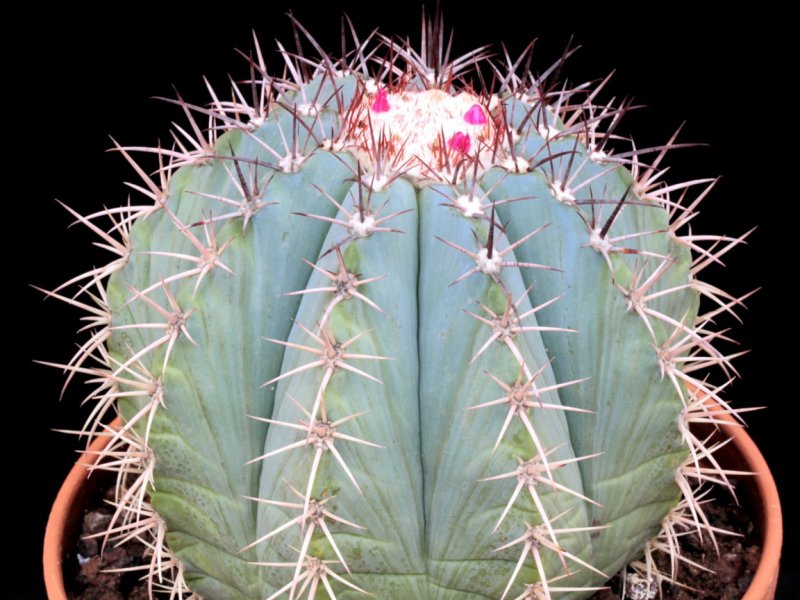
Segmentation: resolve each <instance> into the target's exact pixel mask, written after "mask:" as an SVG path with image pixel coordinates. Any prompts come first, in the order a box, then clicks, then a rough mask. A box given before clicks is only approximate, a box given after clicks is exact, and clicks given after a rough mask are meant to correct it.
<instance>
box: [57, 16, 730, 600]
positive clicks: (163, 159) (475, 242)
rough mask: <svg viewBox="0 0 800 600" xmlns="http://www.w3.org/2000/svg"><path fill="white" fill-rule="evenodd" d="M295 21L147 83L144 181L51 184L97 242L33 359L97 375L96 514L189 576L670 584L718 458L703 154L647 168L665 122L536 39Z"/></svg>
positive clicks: (726, 360) (342, 583)
mask: <svg viewBox="0 0 800 600" xmlns="http://www.w3.org/2000/svg"><path fill="white" fill-rule="evenodd" d="M294 25H295V27H296V28H297V32H299V34H300V35H302V36H305V37H306V39H307V40H308V42H309V43H310V44H311V45H312V46H314V48H315V51H316V52H317V53H318V56H317V57H316V58H313V59H312V58H308V57H305V56H302V55H300V54H295V53H292V52H288V51H286V50H285V49H284V48H283V46H281V45H280V44H279V50H280V51H281V53H282V56H283V59H284V61H285V66H286V68H285V76H284V77H282V78H281V77H276V76H273V75H270V74H269V73H268V72H267V69H266V67H265V63H264V60H263V58H262V53H261V51H260V50H259V49H258V43H257V41H256V50H255V52H254V54H252V55H251V57H250V58H249V67H250V77H249V78H248V79H247V81H246V82H245V83H234V84H233V92H232V94H231V95H230V96H222V95H219V94H217V93H215V92H214V91H213V90H211V88H209V89H210V90H211V102H210V104H209V105H206V106H195V105H191V104H188V103H187V102H186V101H184V100H183V99H182V98H181V97H180V96H178V97H177V99H176V100H172V102H174V103H175V104H177V105H178V106H179V107H180V109H181V110H182V111H183V112H184V113H185V117H186V122H187V124H186V125H182V126H176V127H177V130H176V132H175V135H174V144H173V145H172V146H171V147H170V148H166V147H161V146H159V147H156V148H141V147H135V148H128V147H122V146H119V145H117V146H116V149H117V150H118V151H119V152H120V153H121V154H122V155H123V156H124V157H125V159H127V160H128V161H129V162H130V163H131V165H132V166H133V169H134V171H135V173H136V176H137V178H138V180H137V181H136V182H135V183H132V184H131V187H133V188H134V189H136V190H137V191H138V192H141V195H143V196H144V197H145V201H144V202H142V203H139V202H138V201H137V202H136V203H135V204H130V203H129V204H127V205H125V206H122V207H119V208H110V209H105V210H103V211H101V212H98V213H95V214H90V215H86V216H81V215H79V214H78V213H76V212H75V211H73V210H72V209H69V208H67V210H69V211H70V212H71V213H72V214H73V215H74V216H75V218H76V219H77V220H78V221H79V222H81V223H83V224H84V225H86V226H87V227H88V228H89V229H91V230H92V232H94V233H95V234H96V235H97V236H99V238H100V244H101V245H102V246H103V247H105V248H107V249H108V250H109V251H110V252H111V253H112V254H113V260H112V261H111V262H110V263H109V264H107V265H104V266H101V267H98V268H95V269H93V270H91V271H89V272H88V273H85V274H82V275H79V276H77V277H75V278H73V279H71V280H70V281H68V282H66V283H64V284H63V285H61V286H59V287H57V288H56V289H54V290H52V291H49V292H47V293H48V295H50V296H52V297H56V298H59V299H62V300H64V301H66V302H68V303H69V304H72V305H74V306H77V307H79V308H81V309H84V310H85V311H86V312H87V315H88V322H87V325H88V327H87V329H89V330H90V334H89V335H88V337H87V339H85V340H84V341H83V342H82V344H81V346H80V348H79V350H78V352H77V353H76V354H75V355H74V356H73V357H72V359H71V360H69V361H68V362H67V363H66V364H60V365H57V366H59V367H60V368H63V369H65V371H66V372H67V381H68V382H69V380H71V379H73V377H75V376H77V375H82V376H87V377H88V379H89V381H90V382H92V384H93V386H94V389H93V391H92V393H91V394H90V396H89V398H90V399H91V400H92V402H93V408H92V411H91V415H90V417H89V419H88V421H87V423H86V426H85V428H84V431H83V432H82V433H84V434H87V435H88V436H89V437H90V438H91V437H94V436H106V437H108V438H109V444H108V446H107V448H106V450H105V451H104V453H103V457H102V460H101V462H100V464H101V468H107V469H113V470H116V472H117V478H118V486H117V497H116V501H115V509H116V510H115V515H114V519H113V521H112V524H111V525H110V527H109V532H108V535H109V536H110V537H111V538H112V539H125V538H129V537H134V536H136V537H140V538H143V539H146V540H147V543H148V545H149V546H148V547H149V548H150V549H151V557H152V562H151V564H149V565H147V566H146V567H145V570H146V572H147V575H148V576H149V578H150V582H151V585H152V590H153V591H154V592H157V591H160V590H167V591H171V592H172V593H174V594H182V595H183V596H189V595H190V594H194V595H195V596H199V597H203V598H207V599H209V600H210V599H215V598H221V599H245V598H247V599H255V598H278V597H289V598H300V597H306V598H327V597H330V598H351V597H356V596H358V595H361V594H365V593H366V594H372V595H374V596H375V597H378V598H397V599H408V598H426V599H427V598H430V599H433V598H437V599H439V598H440V599H447V598H453V599H455V598H459V599H462V598H475V599H478V598H519V599H523V598H524V599H541V598H551V597H570V598H580V597H586V596H588V595H591V593H592V592H593V590H597V589H600V588H601V587H602V586H603V585H604V582H605V581H606V580H607V579H608V578H609V577H610V576H611V575H613V574H614V573H616V572H618V571H619V570H620V569H623V568H625V567H626V565H629V564H630V566H629V568H631V569H633V570H634V571H636V572H637V573H638V575H639V576H640V577H643V578H645V582H646V584H645V585H646V586H649V585H650V583H651V582H655V583H659V582H660V581H661V580H663V579H669V580H673V579H674V578H675V576H676V569H677V564H678V563H679V562H680V559H681V556H680V549H679V546H678V545H677V542H678V541H679V538H681V537H682V536H683V535H685V533H686V532H689V531H694V530H696V531H698V532H700V533H701V535H710V536H712V537H713V535H714V533H715V529H714V528H713V527H712V526H711V525H710V524H709V523H708V521H707V520H706V519H705V517H704V515H703V511H702V500H701V499H702V497H703V495H704V494H705V485H706V484H707V483H708V482H717V483H722V484H723V485H727V486H730V484H729V482H728V474H729V473H728V472H727V471H726V470H725V469H724V468H722V467H721V466H720V465H719V464H718V463H717V462H716V461H715V460H714V458H713V452H714V450H715V449H716V447H717V445H718V444H717V442H715V441H714V440H707V439H700V438H698V437H696V436H695V435H694V434H693V433H692V432H691V431H690V429H689V427H690V425H691V424H692V423H694V422H709V421H711V422H714V421H716V420H717V418H716V417H715V416H714V414H713V413H712V412H711V409H710V408H709V407H708V404H707V399H708V398H712V399H714V400H716V401H717V403H718V405H719V406H721V407H722V409H723V410H725V411H728V412H733V413H735V410H734V409H732V408H731V407H730V406H729V405H728V404H727V403H726V402H725V401H724V400H723V399H722V398H721V397H720V393H721V391H722V389H723V388H724V387H725V386H726V385H727V382H728V381H729V380H730V377H731V374H732V373H733V370H732V367H731V365H730V361H731V359H732V358H733V357H734V356H735V354H734V355H729V354H725V353H724V352H723V351H721V350H719V349H718V348H717V346H719V345H720V344H721V343H724V342H725V341H726V340H727V338H726V336H725V333H724V332H721V331H715V330H714V329H713V319H714V317H716V316H717V315H719V314H721V313H724V312H731V313H732V312H733V311H734V309H736V308H738V307H739V306H741V305H742V301H743V299H744V298H735V297H733V296H731V295H729V294H727V293H726V292H724V291H722V290H720V289H718V288H717V287H715V286H714V285H713V284H709V283H705V282H703V281H701V280H700V279H699V278H698V275H699V274H700V273H701V272H702V271H703V269H704V268H705V267H707V266H708V265H710V264H712V263H715V262H718V261H719V257H720V256H721V255H723V254H724V253H726V252H727V251H728V250H729V249H730V248H732V247H734V246H736V245H737V244H739V243H740V242H742V241H743V240H744V238H745V237H746V234H745V235H744V236H740V237H727V236H713V235H694V234H692V233H691V232H690V231H689V229H688V224H689V223H690V221H691V220H692V217H693V215H694V214H695V210H696V207H697V205H698V203H699V202H700V201H701V200H702V199H703V198H704V197H705V196H706V195H707V193H708V191H709V190H710V189H711V187H713V184H714V181H713V180H696V181H690V182H687V183H678V184H666V183H664V182H663V181H662V175H663V172H664V170H663V166H662V162H663V159H664V156H665V154H666V153H667V152H668V151H669V150H670V149H672V148H674V147H678V146H679V145H680V144H678V143H677V142H676V138H675V137H673V138H672V139H670V140H669V141H668V142H667V143H666V144H664V145H663V146H660V147H656V148H645V149H639V148H636V147H635V146H633V147H632V148H631V149H620V148H619V147H618V146H621V145H622V143H623V140H620V139H619V138H617V137H615V136H614V134H613V131H614V128H615V127H616V125H617V123H618V121H619V119H620V118H621V117H622V115H623V114H624V113H625V112H626V110H627V109H628V108H629V106H628V105H626V104H624V103H623V104H621V105H619V106H612V105H610V104H607V105H603V104H598V101H597V97H598V93H599V92H600V89H601V88H602V84H601V85H600V86H598V87H596V88H592V87H590V86H577V87H574V88H568V87H564V86H560V85H559V84H557V82H554V81H551V78H552V75H553V74H554V73H556V72H557V71H558V70H559V68H558V67H560V64H561V63H560V62H559V63H558V64H557V65H554V66H553V67H552V68H550V69H548V70H546V71H544V74H543V75H541V76H539V77H534V76H533V75H532V74H531V73H530V72H529V70H528V69H529V56H530V49H531V48H530V46H529V47H528V48H527V49H526V51H525V52H523V54H522V56H520V57H519V58H516V59H515V58H512V57H509V56H507V55H506V56H505V57H504V60H503V61H501V63H502V66H498V65H496V64H492V63H489V62H487V61H486V58H487V51H486V49H485V48H479V49H476V50H474V51H472V52H470V53H468V54H466V55H464V56H461V57H458V58H451V57H450V56H449V51H445V50H444V48H445V44H444V43H443V42H444V40H445V37H444V34H443V27H442V22H441V17H436V18H434V19H432V20H429V21H426V22H424V25H423V32H422V44H421V49H420V50H416V49H415V48H414V47H413V46H412V45H410V44H409V43H407V42H403V41H398V40H392V39H389V38H385V37H382V36H380V35H373V36H370V37H369V38H367V39H366V40H361V39H360V38H359V37H358V36H357V34H356V33H355V29H354V28H353V27H352V25H351V24H349V21H348V29H349V31H350V32H351V34H352V45H354V48H353V49H352V50H350V51H349V52H348V53H347V55H346V56H344V57H341V58H338V59H334V58H332V57H330V56H329V55H327V54H325V53H324V52H323V51H322V50H321V49H320V48H319V45H318V44H317V43H316V42H315V41H314V40H313V38H312V37H311V36H310V35H309V34H308V32H307V31H306V30H305V29H304V28H303V27H302V26H301V25H300V24H299V23H296V22H295V23H294ZM568 54H569V53H565V57H566V56H568ZM379 57H380V58H379ZM488 67H491V68H492V69H493V70H494V71H495V73H494V75H495V77H494V80H495V81H496V84H495V85H494V87H493V88H492V89H486V87H485V84H484V83H483V82H484V81H485V78H480V77H478V76H477V70H480V69H485V68H488ZM473 71H475V72H473ZM473 75H475V77H474V79H475V81H478V82H479V83H480V85H477V84H476V85H474V86H473V85H470V84H468V83H466V81H467V80H468V79H469V78H470V77H471V76H473ZM476 90H480V91H476ZM227 98H230V100H229V99H227ZM676 135H677V134H676ZM134 151H140V152H141V151H143V152H147V153H153V154H155V156H156V158H157V160H158V170H157V171H156V174H155V175H154V176H151V175H150V174H149V173H148V171H147V170H146V169H145V168H144V167H142V166H139V164H138V163H137V162H136V161H135V160H134V158H133V157H132V154H133V153H134ZM695 190H700V191H699V193H697V192H696V191H695ZM68 290H69V291H68ZM701 300H702V302H701ZM701 305H702V306H701ZM706 305H707V306H706ZM709 368H713V369H715V370H717V371H721V373H722V375H723V379H722V381H723V383H722V384H721V385H717V384H714V383H711V380H709V379H708V378H707V376H706V372H707V371H708V369H709ZM114 414H119V415H120V416H121V417H122V422H123V425H122V426H121V428H120V429H112V428H111V427H109V426H108V425H107V424H106V423H107V422H108V417H109V416H111V415H114ZM663 552H666V553H667V554H670V555H671V556H670V560H671V568H670V569H667V570H666V571H663V572H662V571H660V570H659V568H658V566H657V565H656V562H655V557H656V555H657V554H659V553H663ZM642 556H644V558H641V557H642ZM632 561H633V562H632ZM190 590H191V591H190Z"/></svg>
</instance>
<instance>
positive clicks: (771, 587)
mask: <svg viewBox="0 0 800 600" xmlns="http://www.w3.org/2000/svg"><path fill="white" fill-rule="evenodd" d="M721 418H723V419H725V420H728V421H730V422H731V423H734V421H733V419H732V418H731V417H729V416H728V415H721ZM112 425H118V423H117V422H116V421H115V423H114V424H112ZM724 429H725V430H726V433H727V434H728V435H732V436H733V442H732V443H730V444H728V445H727V446H725V447H724V448H722V449H721V450H720V453H719V455H718V456H719V457H720V458H721V461H722V464H723V465H724V464H727V465H736V466H735V468H736V469H740V470H746V471H751V472H753V473H754V476H752V477H745V478H743V479H742V480H741V482H740V484H739V490H740V499H741V501H742V502H743V504H745V505H746V506H748V507H749V508H750V511H751V514H752V515H753V518H754V519H755V525H756V527H757V529H758V530H759V531H760V532H761V535H762V553H761V561H760V562H759V564H758V569H757V570H756V573H755V576H754V578H753V581H752V583H751V584H750V587H749V588H748V590H747V593H746V594H745V595H744V597H743V599H742V600H773V599H774V598H775V589H776V587H777V585H778V567H779V563H780V555H781V543H782V539H783V523H782V519H781V505H780V501H779V499H778V490H777V488H776V487H775V480H774V479H773V478H772V473H770V471H769V467H768V466H767V463H766V461H765V460H764V457H763V456H762V455H761V452H759V450H758V447H756V445H755V443H754V442H753V440H752V438H751V437H750V436H749V435H747V432H746V431H745V430H744V429H743V428H741V427H725V428H724ZM106 443H107V438H98V439H97V440H95V442H94V443H93V444H92V446H91V448H90V452H88V453H84V454H83V455H82V456H81V458H80V460H79V461H78V462H77V463H76V464H75V466H74V467H73V468H72V470H71V471H70V473H69V475H68V476H67V479H66V480H65V481H64V484H63V485H62V486H61V490H60V491H59V492H58V496H57V497H56V501H55V503H54V504H53V509H52V511H51V512H50V518H49V520H48V521H47V530H46V531H45V538H44V581H45V586H46V587H47V597H48V599H49V600H66V599H67V595H66V592H65V591H64V576H63V570H62V566H61V565H62V556H63V549H64V548H65V547H69V544H71V543H74V541H75V539H76V538H77V536H78V535H79V534H80V526H81V515H82V513H83V510H84V507H85V506H87V505H88V504H89V502H90V500H91V498H92V497H93V495H94V494H95V493H96V492H97V490H98V488H99V487H100V484H101V482H102V477H98V476H97V475H100V474H101V473H97V474H96V475H95V476H93V477H88V476H87V467H88V466H90V465H91V464H92V463H93V462H94V459H95V457H96V452H97V451H99V450H101V449H102V448H103V447H104V446H105V444H106Z"/></svg>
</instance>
